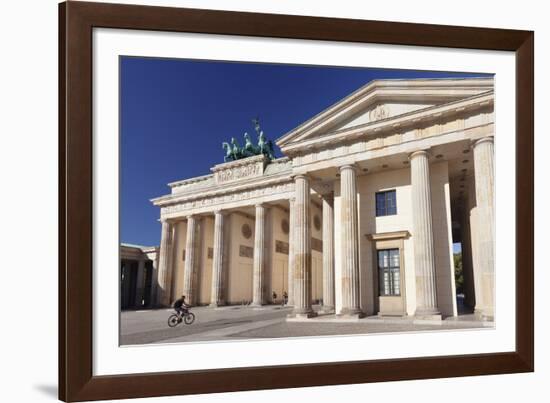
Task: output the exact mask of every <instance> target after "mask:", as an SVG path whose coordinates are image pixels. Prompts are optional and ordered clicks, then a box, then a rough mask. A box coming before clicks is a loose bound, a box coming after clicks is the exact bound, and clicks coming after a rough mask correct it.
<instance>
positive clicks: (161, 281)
mask: <svg viewBox="0 0 550 403" xmlns="http://www.w3.org/2000/svg"><path fill="white" fill-rule="evenodd" d="M171 237H172V224H171V223H169V222H168V221H166V220H163V221H162V232H161V236H160V250H159V255H160V256H159V267H158V287H157V303H158V304H159V305H162V306H168V305H170V283H169V281H168V276H169V270H170V256H171V254H172V247H171V243H172V240H171Z"/></svg>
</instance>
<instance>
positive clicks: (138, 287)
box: [135, 257, 145, 307]
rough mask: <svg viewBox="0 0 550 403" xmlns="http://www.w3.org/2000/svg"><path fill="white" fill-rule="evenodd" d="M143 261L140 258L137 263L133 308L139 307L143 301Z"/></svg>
mask: <svg viewBox="0 0 550 403" xmlns="http://www.w3.org/2000/svg"><path fill="white" fill-rule="evenodd" d="M144 280H145V259H144V258H143V257H142V258H140V259H139V262H138V269H137V280H136V301H135V306H136V307H141V306H142V301H143V289H144V287H145V284H144Z"/></svg>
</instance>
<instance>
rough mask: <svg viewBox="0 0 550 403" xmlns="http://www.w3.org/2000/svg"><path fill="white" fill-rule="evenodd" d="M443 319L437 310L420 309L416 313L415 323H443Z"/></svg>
mask: <svg viewBox="0 0 550 403" xmlns="http://www.w3.org/2000/svg"><path fill="white" fill-rule="evenodd" d="M442 320H443V317H442V316H441V312H439V309H437V308H419V309H417V310H416V312H415V313H414V321H415V322H416V321H425V322H441V321H442Z"/></svg>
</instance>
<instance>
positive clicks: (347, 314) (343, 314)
mask: <svg viewBox="0 0 550 403" xmlns="http://www.w3.org/2000/svg"><path fill="white" fill-rule="evenodd" d="M365 316H366V315H365V313H364V312H363V311H361V309H359V308H342V309H341V310H340V312H339V313H338V314H336V317H337V318H346V319H347V318H357V319H361V318H364V317H365Z"/></svg>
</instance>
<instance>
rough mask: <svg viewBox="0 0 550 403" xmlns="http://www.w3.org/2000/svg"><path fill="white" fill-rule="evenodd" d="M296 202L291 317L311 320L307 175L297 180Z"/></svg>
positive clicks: (309, 226) (309, 225)
mask: <svg viewBox="0 0 550 403" xmlns="http://www.w3.org/2000/svg"><path fill="white" fill-rule="evenodd" d="M295 188H296V199H295V201H294V239H293V243H294V270H293V276H294V310H293V311H292V314H291V316H294V317H302V318H310V317H313V316H315V312H313V309H311V223H310V221H311V218H310V204H311V201H310V189H309V179H308V177H307V176H305V175H297V176H296V178H295Z"/></svg>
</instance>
